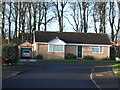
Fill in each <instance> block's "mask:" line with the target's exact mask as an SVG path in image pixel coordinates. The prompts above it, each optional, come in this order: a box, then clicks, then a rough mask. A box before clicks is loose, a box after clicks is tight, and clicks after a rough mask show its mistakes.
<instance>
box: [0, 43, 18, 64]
mask: <svg viewBox="0 0 120 90" xmlns="http://www.w3.org/2000/svg"><path fill="white" fill-rule="evenodd" d="M2 56H5V57H6V58H7V59H8V60H7V62H9V63H16V62H17V58H18V46H17V45H16V44H4V45H2Z"/></svg>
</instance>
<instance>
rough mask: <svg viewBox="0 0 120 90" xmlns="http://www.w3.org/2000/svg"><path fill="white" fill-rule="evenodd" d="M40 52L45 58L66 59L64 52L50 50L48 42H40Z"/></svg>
mask: <svg viewBox="0 0 120 90" xmlns="http://www.w3.org/2000/svg"><path fill="white" fill-rule="evenodd" d="M37 50H38V51H37V52H38V53H40V54H42V55H43V57H44V59H64V56H65V55H64V52H48V44H41V45H40V44H39V45H38V49H37Z"/></svg>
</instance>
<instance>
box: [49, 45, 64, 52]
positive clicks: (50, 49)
mask: <svg viewBox="0 0 120 90" xmlns="http://www.w3.org/2000/svg"><path fill="white" fill-rule="evenodd" d="M51 45H52V46H51ZM54 45H55V46H62V50H61V51H57V50H56V51H54V48H53V46H54ZM64 47H65V46H64V45H61V44H48V52H64Z"/></svg>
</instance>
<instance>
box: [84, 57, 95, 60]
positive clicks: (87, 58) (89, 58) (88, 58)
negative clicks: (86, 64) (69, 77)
mask: <svg viewBox="0 0 120 90" xmlns="http://www.w3.org/2000/svg"><path fill="white" fill-rule="evenodd" d="M83 59H86V60H95V59H94V57H93V56H84V58H83Z"/></svg>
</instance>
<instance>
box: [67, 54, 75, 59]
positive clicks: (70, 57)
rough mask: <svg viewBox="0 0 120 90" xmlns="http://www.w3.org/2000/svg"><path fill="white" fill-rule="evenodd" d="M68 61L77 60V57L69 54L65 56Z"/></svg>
mask: <svg viewBox="0 0 120 90" xmlns="http://www.w3.org/2000/svg"><path fill="white" fill-rule="evenodd" d="M65 58H66V59H76V55H73V54H72V53H68V54H66V55H65Z"/></svg>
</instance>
